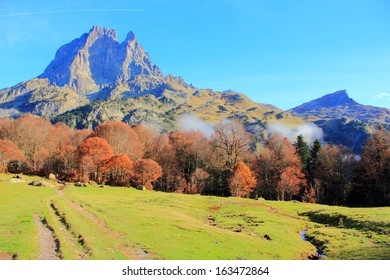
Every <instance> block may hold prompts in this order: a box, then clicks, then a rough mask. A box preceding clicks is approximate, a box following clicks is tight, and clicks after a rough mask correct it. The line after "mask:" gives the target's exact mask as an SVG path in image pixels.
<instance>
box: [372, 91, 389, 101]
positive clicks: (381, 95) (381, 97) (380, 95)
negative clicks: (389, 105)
mask: <svg viewBox="0 0 390 280" xmlns="http://www.w3.org/2000/svg"><path fill="white" fill-rule="evenodd" d="M375 98H377V99H386V100H390V94H389V93H387V92H381V93H380V94H378V95H377V96H375Z"/></svg>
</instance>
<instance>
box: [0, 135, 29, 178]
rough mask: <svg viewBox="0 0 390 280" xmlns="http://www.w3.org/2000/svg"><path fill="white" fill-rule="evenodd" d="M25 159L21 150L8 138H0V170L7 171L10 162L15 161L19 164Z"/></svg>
mask: <svg viewBox="0 0 390 280" xmlns="http://www.w3.org/2000/svg"><path fill="white" fill-rule="evenodd" d="M25 160H26V158H25V157H24V155H23V153H22V151H21V150H19V148H18V146H16V145H15V143H13V142H12V141H9V140H0V172H7V171H8V165H9V163H10V162H17V163H18V166H20V165H21V163H22V162H24V161H25Z"/></svg>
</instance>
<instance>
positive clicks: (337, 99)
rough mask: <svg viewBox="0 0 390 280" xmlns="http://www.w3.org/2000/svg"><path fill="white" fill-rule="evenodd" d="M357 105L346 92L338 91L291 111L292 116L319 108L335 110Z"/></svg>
mask: <svg viewBox="0 0 390 280" xmlns="http://www.w3.org/2000/svg"><path fill="white" fill-rule="evenodd" d="M355 104H358V103H357V102H356V101H355V100H353V99H352V98H350V97H349V96H348V93H347V91H346V90H339V91H336V92H334V93H330V94H327V95H324V96H322V97H320V98H317V99H315V100H312V101H310V102H306V103H304V104H302V105H300V106H298V107H295V108H293V109H291V111H292V112H293V113H294V114H302V113H306V112H309V111H313V110H317V109H321V108H336V107H338V106H348V105H355Z"/></svg>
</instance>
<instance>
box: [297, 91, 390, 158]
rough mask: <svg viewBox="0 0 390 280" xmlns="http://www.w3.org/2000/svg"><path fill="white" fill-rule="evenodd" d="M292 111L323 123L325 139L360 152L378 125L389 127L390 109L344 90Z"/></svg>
mask: <svg viewBox="0 0 390 280" xmlns="http://www.w3.org/2000/svg"><path fill="white" fill-rule="evenodd" d="M289 112H291V113H292V114H293V115H294V116H297V117H302V118H305V119H306V120H310V121H313V122H314V123H315V124H316V125H318V126H319V127H321V128H322V129H323V130H324V135H325V141H329V142H332V143H335V144H343V145H345V146H348V147H351V148H352V149H353V150H354V151H355V152H358V153H360V152H361V148H362V146H363V145H364V143H365V142H366V140H367V138H368V137H369V136H370V134H371V132H372V131H373V130H374V129H377V127H378V125H382V126H383V127H384V128H385V129H387V130H390V110H389V109H386V108H380V107H374V106H366V105H362V104H359V103H357V102H356V101H355V100H353V99H352V98H350V97H349V96H348V94H347V92H346V91H345V90H340V91H337V92H335V93H331V94H327V95H325V96H323V97H320V98H318V99H315V100H313V101H310V102H307V103H304V104H302V105H300V106H297V107H295V108H293V109H291V110H289Z"/></svg>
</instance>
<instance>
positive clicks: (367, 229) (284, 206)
mask: <svg viewBox="0 0 390 280" xmlns="http://www.w3.org/2000/svg"><path fill="white" fill-rule="evenodd" d="M11 177H12V176H11V175H4V174H3V175H1V177H0V180H1V181H0V225H1V227H0V254H3V255H9V256H14V258H17V259H37V258H38V255H39V242H38V240H39V235H38V232H37V229H36V226H35V225H34V222H33V215H34V213H39V214H40V216H41V218H42V219H43V218H44V217H45V219H46V220H47V222H48V224H49V225H50V226H51V228H52V229H53V230H54V233H55V236H56V238H57V239H58V241H59V243H60V252H59V254H60V255H61V257H62V258H64V259H306V258H307V256H308V255H309V254H312V253H315V247H314V246H313V245H312V244H311V243H309V242H307V241H303V240H302V239H301V237H300V233H301V231H302V230H303V229H306V228H307V229H308V230H307V238H308V239H312V242H314V243H316V244H318V245H320V246H321V247H322V248H323V249H324V253H325V255H326V257H325V259H389V258H390V237H389V225H390V215H389V214H390V208H389V207H386V208H369V209H357V208H356V209H350V208H344V207H331V206H324V205H315V204H303V203H299V202H277V201H265V200H262V199H261V200H249V199H239V198H221V197H206V196H189V195H182V194H170V193H160V192H153V191H138V190H135V189H130V188H113V187H111V188H109V187H104V188H101V187H99V186H88V187H85V188H81V187H74V186H73V185H70V186H68V187H66V188H65V189H64V190H58V188H56V187H52V188H48V187H32V186H28V185H27V183H11V182H9V181H8V180H9V178H11ZM26 179H27V180H28V181H31V180H32V179H34V178H31V177H26ZM35 179H36V178H35ZM40 180H42V179H40ZM265 235H267V236H269V237H270V240H268V238H264V236H265Z"/></svg>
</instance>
